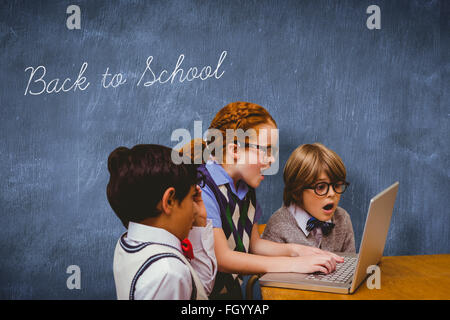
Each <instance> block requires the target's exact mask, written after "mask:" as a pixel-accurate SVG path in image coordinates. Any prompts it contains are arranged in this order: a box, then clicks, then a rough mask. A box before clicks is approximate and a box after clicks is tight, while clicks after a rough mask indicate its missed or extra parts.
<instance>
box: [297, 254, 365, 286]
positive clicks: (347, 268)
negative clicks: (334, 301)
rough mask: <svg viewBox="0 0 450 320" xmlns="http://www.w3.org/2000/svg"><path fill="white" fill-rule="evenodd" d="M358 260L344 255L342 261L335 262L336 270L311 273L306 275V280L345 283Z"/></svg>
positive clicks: (351, 274)
mask: <svg viewBox="0 0 450 320" xmlns="http://www.w3.org/2000/svg"><path fill="white" fill-rule="evenodd" d="M357 262H358V258H357V257H344V262H343V263H336V270H335V271H333V272H332V273H329V274H323V273H312V274H310V275H309V276H307V277H306V279H308V280H318V281H327V282H334V283H345V282H347V281H348V279H350V278H351V277H352V276H353V273H354V271H355V268H356V263H357Z"/></svg>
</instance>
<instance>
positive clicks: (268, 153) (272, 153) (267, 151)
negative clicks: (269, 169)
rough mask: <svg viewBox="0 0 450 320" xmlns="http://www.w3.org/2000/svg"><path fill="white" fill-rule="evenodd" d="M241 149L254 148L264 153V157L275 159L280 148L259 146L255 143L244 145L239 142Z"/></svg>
mask: <svg viewBox="0 0 450 320" xmlns="http://www.w3.org/2000/svg"><path fill="white" fill-rule="evenodd" d="M236 143H237V145H238V146H239V147H245V148H254V149H258V150H259V151H262V152H263V153H264V156H265V157H266V158H270V157H273V158H274V159H276V158H277V156H278V151H279V150H278V148H277V147H274V146H261V145H259V144H254V143H242V142H239V141H237V142H236Z"/></svg>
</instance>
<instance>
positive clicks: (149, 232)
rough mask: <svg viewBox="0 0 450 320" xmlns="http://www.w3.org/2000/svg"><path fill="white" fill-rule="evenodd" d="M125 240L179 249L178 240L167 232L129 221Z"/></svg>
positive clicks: (179, 243)
mask: <svg viewBox="0 0 450 320" xmlns="http://www.w3.org/2000/svg"><path fill="white" fill-rule="evenodd" d="M127 238H128V239H130V240H133V241H137V242H157V243H164V244H168V245H171V246H172V247H175V248H177V249H180V248H181V242H180V240H179V239H178V238H177V237H176V236H175V235H173V234H172V233H170V232H169V231H167V230H165V229H162V228H156V227H151V226H147V225H145V224H140V223H136V222H131V221H130V222H129V223H128V232H127Z"/></svg>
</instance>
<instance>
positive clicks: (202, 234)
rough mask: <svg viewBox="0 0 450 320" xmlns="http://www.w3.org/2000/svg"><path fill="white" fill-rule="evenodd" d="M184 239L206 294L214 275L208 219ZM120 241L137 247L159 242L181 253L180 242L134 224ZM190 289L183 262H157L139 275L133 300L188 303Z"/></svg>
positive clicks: (172, 260) (188, 276)
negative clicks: (186, 241) (190, 245)
mask: <svg viewBox="0 0 450 320" xmlns="http://www.w3.org/2000/svg"><path fill="white" fill-rule="evenodd" d="M188 239H189V240H190V241H191V243H192V247H193V251H194V259H192V260H191V261H190V264H191V266H192V267H193V268H194V270H195V271H196V272H197V274H198V276H199V278H200V280H201V282H202V283H203V286H204V289H205V291H206V293H207V294H208V295H209V294H210V293H211V291H212V289H213V286H214V280H215V277H216V273H217V261H216V256H215V253H214V235H213V231H212V223H211V220H207V225H206V227H193V228H192V230H191V231H190V233H189V236H188ZM124 241H125V242H126V243H127V244H129V245H131V246H138V245H140V244H142V243H144V242H155V243H161V244H165V245H169V246H172V247H174V248H176V249H177V250H180V252H181V251H182V250H181V242H180V240H179V239H178V238H177V237H176V236H175V235H173V234H172V233H170V232H168V231H167V230H165V229H161V228H155V227H151V226H147V225H143V224H140V223H135V222H130V223H129V224H128V232H127V236H126V237H125V238H124ZM192 286H193V283H192V278H191V272H190V270H189V268H188V267H187V266H186V265H185V264H184V263H183V262H181V261H180V260H178V259H160V260H158V261H156V262H155V263H153V264H152V265H151V266H150V267H149V268H148V269H147V270H145V271H144V272H143V273H142V275H141V276H140V278H139V281H137V283H136V291H135V299H136V300H153V299H164V300H172V299H176V300H188V299H190V297H191V293H192Z"/></svg>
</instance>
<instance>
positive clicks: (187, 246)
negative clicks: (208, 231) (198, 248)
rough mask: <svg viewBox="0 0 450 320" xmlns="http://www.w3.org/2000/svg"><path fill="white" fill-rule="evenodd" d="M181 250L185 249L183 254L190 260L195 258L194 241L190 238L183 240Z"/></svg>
mask: <svg viewBox="0 0 450 320" xmlns="http://www.w3.org/2000/svg"><path fill="white" fill-rule="evenodd" d="M181 250H183V254H184V256H185V257H186V258H188V259H189V260H191V259H194V250H193V249H192V243H191V242H190V241H189V239H188V238H186V239H184V240H183V241H181Z"/></svg>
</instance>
